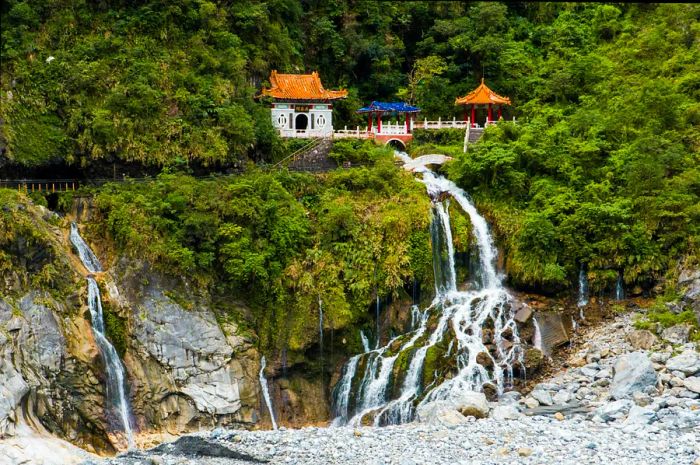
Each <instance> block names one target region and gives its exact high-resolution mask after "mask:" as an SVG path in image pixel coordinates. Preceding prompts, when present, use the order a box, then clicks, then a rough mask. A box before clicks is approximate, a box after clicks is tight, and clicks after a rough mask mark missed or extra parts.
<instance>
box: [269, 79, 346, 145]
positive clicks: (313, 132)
mask: <svg viewBox="0 0 700 465" xmlns="http://www.w3.org/2000/svg"><path fill="white" fill-rule="evenodd" d="M260 96H267V97H272V115H271V116H272V125H273V126H274V127H275V128H277V130H278V131H279V132H280V135H281V136H282V137H330V136H332V135H333V104H332V102H333V101H334V100H337V99H343V98H346V97H347V96H348V91H347V90H344V89H342V90H326V89H325V88H324V87H323V84H322V83H321V78H320V77H319V75H318V73H317V72H315V71H314V72H313V73H311V74H280V73H278V72H277V71H276V70H273V71H272V73H271V74H270V88H269V89H262V92H261V94H260Z"/></svg>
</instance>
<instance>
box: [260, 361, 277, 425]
mask: <svg viewBox="0 0 700 465" xmlns="http://www.w3.org/2000/svg"><path fill="white" fill-rule="evenodd" d="M266 366H267V360H265V356H264V355H263V356H262V358H260V373H259V374H258V378H259V379H260V389H261V390H262V394H263V398H264V399H265V405H266V406H267V411H268V412H270V421H271V422H272V429H277V422H276V421H275V412H274V410H272V400H271V399H270V390H269V389H268V387H267V378H265V367H266Z"/></svg>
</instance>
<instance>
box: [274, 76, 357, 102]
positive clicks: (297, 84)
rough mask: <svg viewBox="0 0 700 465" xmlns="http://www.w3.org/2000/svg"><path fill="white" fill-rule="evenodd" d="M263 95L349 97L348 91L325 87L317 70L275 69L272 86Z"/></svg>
mask: <svg viewBox="0 0 700 465" xmlns="http://www.w3.org/2000/svg"><path fill="white" fill-rule="evenodd" d="M261 95H268V96H270V97H273V98H279V99H290V100H294V99H298V100H333V99H339V98H345V97H347V96H348V91H347V90H345V89H343V90H326V89H324V88H323V84H321V78H319V77H318V73H317V72H316V71H314V72H313V73H311V74H279V73H278V72H277V71H276V70H273V71H272V73H270V88H269V89H263V90H262V94H261Z"/></svg>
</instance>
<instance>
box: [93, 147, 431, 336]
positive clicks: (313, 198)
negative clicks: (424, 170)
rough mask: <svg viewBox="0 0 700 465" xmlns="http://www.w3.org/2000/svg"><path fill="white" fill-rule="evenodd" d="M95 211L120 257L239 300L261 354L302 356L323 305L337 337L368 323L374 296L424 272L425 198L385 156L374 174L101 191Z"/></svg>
mask: <svg viewBox="0 0 700 465" xmlns="http://www.w3.org/2000/svg"><path fill="white" fill-rule="evenodd" d="M375 150H377V149H375ZM382 153H383V150H382ZM95 204H96V206H97V208H98V209H99V211H100V213H101V216H100V218H99V219H98V221H99V226H98V225H95V227H99V228H100V229H102V228H104V230H106V231H107V233H108V235H109V236H110V238H111V240H112V241H113V243H114V244H115V245H117V247H118V248H119V250H118V252H119V253H120V254H126V255H131V256H134V257H139V258H143V259H147V260H148V261H149V262H150V263H153V264H154V266H155V267H156V268H157V269H159V270H160V271H161V272H164V273H167V274H170V275H173V276H186V277H189V278H191V279H193V280H195V281H196V282H197V283H198V284H199V287H200V288H201V289H208V290H209V291H210V292H211V293H213V294H216V295H231V294H234V295H239V296H241V297H243V298H245V300H246V302H248V303H249V304H250V305H251V307H252V308H254V309H255V311H254V318H255V322H254V324H255V329H256V331H257V333H258V335H259V336H260V338H261V342H262V344H263V346H264V347H268V348H272V347H278V348H279V347H282V346H283V345H284V344H286V345H287V346H288V347H289V348H290V349H292V350H300V349H303V348H304V347H306V346H307V345H308V344H309V343H310V342H311V341H312V340H313V337H314V334H316V329H317V325H318V318H317V316H315V315H313V312H317V311H318V301H319V298H320V299H321V301H322V302H323V305H324V309H325V312H324V313H325V321H326V322H327V325H328V327H330V328H343V327H346V326H348V325H350V324H352V323H353V322H355V321H358V320H361V319H362V318H364V317H365V316H364V308H365V307H366V306H367V305H369V303H370V302H371V299H372V296H373V295H374V292H375V290H378V291H379V292H380V293H381V294H388V293H390V292H397V291H398V289H400V288H401V286H402V285H403V284H404V282H406V281H408V280H410V279H412V278H413V277H414V276H415V277H418V278H421V279H424V278H425V277H426V276H429V275H430V272H429V270H430V261H429V255H428V256H426V252H425V250H426V249H428V244H429V240H428V237H427V235H426V234H425V231H427V224H428V221H429V218H428V214H429V213H428V212H429V206H428V199H427V197H426V196H425V194H424V192H423V189H422V188H421V186H420V185H419V184H418V183H416V182H415V181H414V180H413V178H412V176H411V175H410V174H409V173H405V172H403V171H402V170H400V169H398V168H397V167H396V166H394V164H393V161H392V160H391V159H390V158H386V157H385V158H381V159H379V160H378V161H377V162H376V164H375V166H374V167H372V168H367V167H363V168H353V169H349V170H339V171H337V172H331V173H328V174H326V175H322V176H319V177H313V176H310V175H306V174H293V173H288V172H277V173H265V172H260V171H252V172H249V173H247V174H245V175H242V176H233V177H220V178H215V179H213V180H196V179H194V178H192V177H189V176H185V175H176V174H162V175H160V176H158V178H157V179H156V180H154V181H153V182H150V183H134V184H111V185H106V186H105V187H104V188H102V189H101V190H100V191H99V192H98V194H97V197H96V199H95ZM420 241H423V243H422V244H421V243H420ZM310 312H311V316H310Z"/></svg>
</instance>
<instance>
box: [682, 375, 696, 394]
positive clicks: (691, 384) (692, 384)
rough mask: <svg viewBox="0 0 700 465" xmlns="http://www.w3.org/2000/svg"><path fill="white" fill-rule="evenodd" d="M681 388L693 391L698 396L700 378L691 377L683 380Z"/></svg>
mask: <svg viewBox="0 0 700 465" xmlns="http://www.w3.org/2000/svg"><path fill="white" fill-rule="evenodd" d="M683 386H685V388H686V389H688V390H689V391H693V392H695V393H699V394H700V377H698V376H691V377H689V378H686V379H684V380H683Z"/></svg>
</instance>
